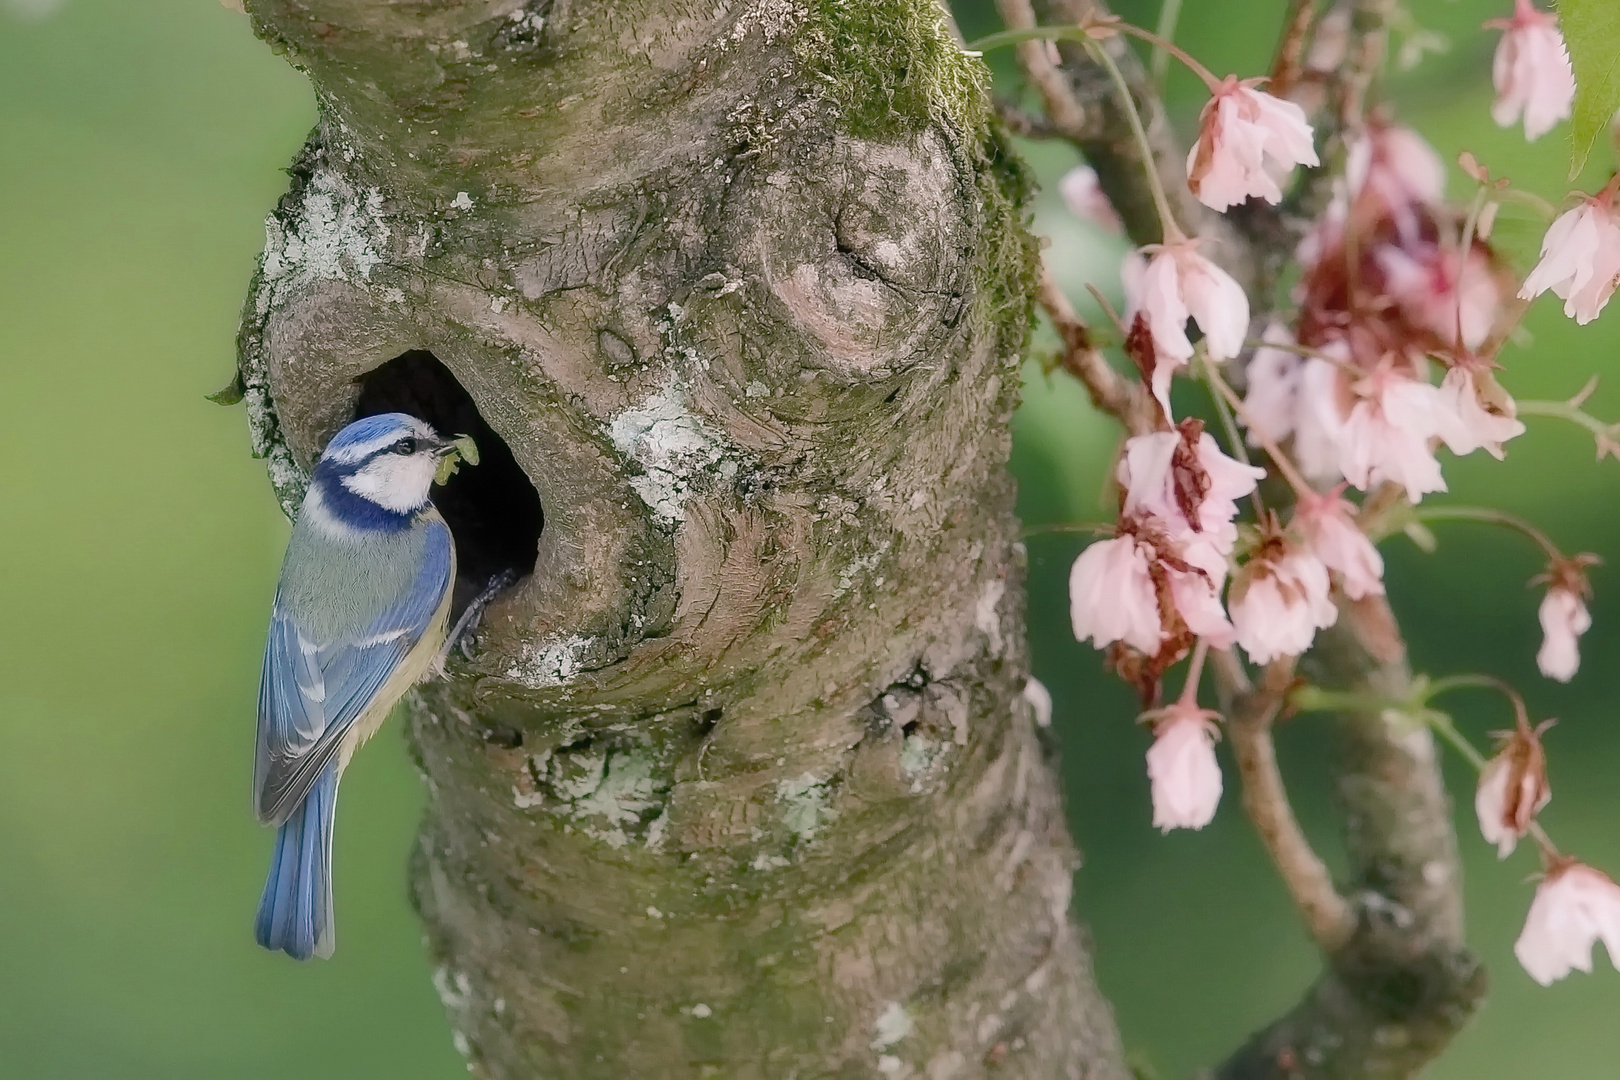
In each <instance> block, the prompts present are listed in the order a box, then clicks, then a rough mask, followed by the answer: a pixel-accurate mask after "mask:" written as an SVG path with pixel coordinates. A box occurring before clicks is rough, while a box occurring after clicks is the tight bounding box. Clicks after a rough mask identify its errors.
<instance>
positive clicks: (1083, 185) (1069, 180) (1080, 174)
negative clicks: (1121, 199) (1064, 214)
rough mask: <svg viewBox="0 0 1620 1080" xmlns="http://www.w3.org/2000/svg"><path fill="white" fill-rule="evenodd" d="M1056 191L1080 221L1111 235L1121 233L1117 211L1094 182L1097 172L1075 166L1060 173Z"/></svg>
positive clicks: (1122, 229) (1088, 166)
mask: <svg viewBox="0 0 1620 1080" xmlns="http://www.w3.org/2000/svg"><path fill="white" fill-rule="evenodd" d="M1058 192H1059V193H1060V194H1061V195H1062V196H1063V201H1064V203H1065V204H1066V205H1067V206H1068V207H1069V212H1070V213H1072V214H1073V215H1074V216H1075V217H1077V218H1079V219H1080V220H1081V221H1089V222H1090V223H1091V224H1093V225H1096V226H1097V227H1099V228H1101V229H1103V230H1104V231H1105V232H1109V233H1113V234H1115V235H1118V234H1120V233H1123V232H1124V231H1125V225H1124V223H1123V222H1122V221H1120V219H1119V212H1118V211H1116V210H1115V209H1114V204H1113V203H1111V202H1109V201H1108V196H1107V195H1104V194H1103V189H1102V185H1101V184H1099V183H1098V182H1097V170H1096V169H1093V168H1092V167H1091V166H1090V165H1077V166H1075V167H1074V168H1072V169H1070V170H1069V171H1068V172H1066V173H1064V174H1063V179H1061V180H1059V181H1058Z"/></svg>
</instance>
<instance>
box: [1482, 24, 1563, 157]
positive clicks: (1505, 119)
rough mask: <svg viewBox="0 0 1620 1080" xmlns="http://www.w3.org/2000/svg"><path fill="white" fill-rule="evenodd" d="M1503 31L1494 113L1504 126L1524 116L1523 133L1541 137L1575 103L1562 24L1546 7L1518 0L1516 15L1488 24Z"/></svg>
mask: <svg viewBox="0 0 1620 1080" xmlns="http://www.w3.org/2000/svg"><path fill="white" fill-rule="evenodd" d="M1485 25H1486V26H1489V27H1492V28H1494V29H1498V30H1501V31H1502V40H1501V41H1500V42H1498V43H1497V46H1496V57H1495V59H1494V61H1493V62H1492V64H1491V81H1492V82H1494V83H1495V84H1496V104H1495V105H1493V106H1492V107H1491V117H1492V119H1494V120H1495V121H1496V122H1497V123H1498V124H1500V125H1501V126H1502V127H1512V126H1513V125H1514V124H1516V123H1518V121H1519V118H1520V117H1521V116H1522V117H1523V118H1524V137H1525V138H1526V139H1529V140H1530V141H1531V142H1534V141H1535V140H1537V139H1539V138H1541V137H1542V136H1543V135H1545V134H1547V132H1549V131H1551V130H1552V129H1553V127H1554V126H1555V125H1556V124H1557V123H1558V122H1559V121H1560V120H1568V119H1569V114H1570V110H1571V108H1572V107H1573V106H1574V104H1575V71H1574V69H1573V68H1572V67H1570V63H1569V50H1568V49H1567V48H1565V47H1564V35H1563V34H1562V33H1561V32H1559V29H1558V16H1556V15H1554V14H1553V13H1552V12H1550V11H1542V10H1540V9H1539V8H1537V7H1536V5H1535V4H1533V3H1531V2H1530V0H1514V4H1513V17H1512V18H1510V19H1492V20H1491V21H1490V22H1488V23H1486V24H1485Z"/></svg>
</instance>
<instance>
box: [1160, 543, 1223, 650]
mask: <svg viewBox="0 0 1620 1080" xmlns="http://www.w3.org/2000/svg"><path fill="white" fill-rule="evenodd" d="M1189 562H1190V560H1189ZM1224 563H1225V560H1224V558H1223V559H1222V564H1223V565H1222V567H1221V569H1222V573H1221V574H1220V576H1218V577H1217V576H1215V575H1213V574H1210V573H1209V572H1207V571H1202V572H1193V573H1188V572H1187V571H1184V570H1176V569H1173V568H1172V569H1169V570H1167V571H1166V577H1167V578H1168V579H1169V582H1170V602H1171V603H1172V604H1174V605H1175V608H1176V614H1178V615H1180V616H1181V621H1182V622H1184V623H1186V624H1187V629H1188V630H1189V631H1190V632H1191V633H1193V634H1195V635H1197V636H1198V637H1201V638H1203V639H1204V640H1206V641H1208V642H1209V643H1210V644H1211V645H1213V646H1215V647H1216V648H1217V649H1224V648H1226V647H1227V646H1228V645H1230V644H1232V642H1233V641H1234V640H1235V639H1236V636H1237V631H1236V630H1234V629H1233V628H1232V624H1231V622H1229V621H1228V620H1227V618H1226V608H1224V607H1222V606H1221V586H1222V585H1224V584H1225V583H1226V574H1225V572H1224V571H1225V565H1224ZM1200 570H1201V568H1200Z"/></svg>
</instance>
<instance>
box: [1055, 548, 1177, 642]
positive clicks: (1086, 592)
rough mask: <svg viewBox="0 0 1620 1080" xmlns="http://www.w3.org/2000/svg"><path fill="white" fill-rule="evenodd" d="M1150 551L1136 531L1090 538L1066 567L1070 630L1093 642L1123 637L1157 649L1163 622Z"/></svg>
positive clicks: (1081, 639) (1118, 639)
mask: <svg viewBox="0 0 1620 1080" xmlns="http://www.w3.org/2000/svg"><path fill="white" fill-rule="evenodd" d="M1153 557H1154V552H1153V549H1152V548H1151V547H1149V546H1148V545H1146V544H1143V543H1140V542H1139V541H1138V540H1137V538H1136V537H1135V536H1131V535H1128V534H1126V535H1121V536H1117V537H1115V538H1113V539H1112V540H1101V541H1098V542H1097V543H1095V544H1092V545H1091V546H1090V547H1088V548H1086V550H1084V551H1082V552H1081V553H1080V557H1079V558H1078V559H1075V560H1074V567H1073V568H1072V569H1071V570H1070V571H1069V615H1070V620H1071V622H1072V623H1073V625H1074V636H1075V638H1076V639H1077V640H1079V641H1085V640H1086V639H1087V638H1090V639H1091V640H1092V643H1093V644H1094V645H1096V647H1097V648H1099V649H1102V648H1107V647H1108V646H1109V645H1112V644H1113V643H1114V642H1116V641H1123V642H1124V643H1125V644H1127V645H1129V646H1130V647H1131V648H1133V649H1136V650H1137V651H1138V652H1143V653H1147V654H1149V655H1152V654H1153V653H1156V652H1158V650H1159V640H1160V638H1161V637H1162V636H1163V634H1164V624H1163V622H1162V620H1161V619H1160V616H1159V597H1158V593H1157V591H1156V590H1155V587H1154V584H1153V578H1152V574H1151V569H1152V560H1153Z"/></svg>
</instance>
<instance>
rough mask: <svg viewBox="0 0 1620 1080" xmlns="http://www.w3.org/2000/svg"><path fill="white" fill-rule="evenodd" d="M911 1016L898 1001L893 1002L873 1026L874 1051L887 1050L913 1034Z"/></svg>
mask: <svg viewBox="0 0 1620 1080" xmlns="http://www.w3.org/2000/svg"><path fill="white" fill-rule="evenodd" d="M912 1026H913V1023H912V1019H911V1014H910V1013H909V1012H907V1011H906V1007H905V1006H904V1005H902V1004H901V1003H900V1002H898V1001H891V1002H889V1004H888V1005H887V1006H886V1007H885V1008H884V1010H883V1012H882V1013H880V1014H879V1015H878V1018H877V1023H875V1024H874V1025H872V1049H874V1050H887V1049H888V1048H889V1047H891V1046H894V1045H896V1044H897V1043H899V1042H900V1041H901V1040H903V1039H904V1038H905V1037H906V1036H907V1035H910V1034H911V1029H912Z"/></svg>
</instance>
